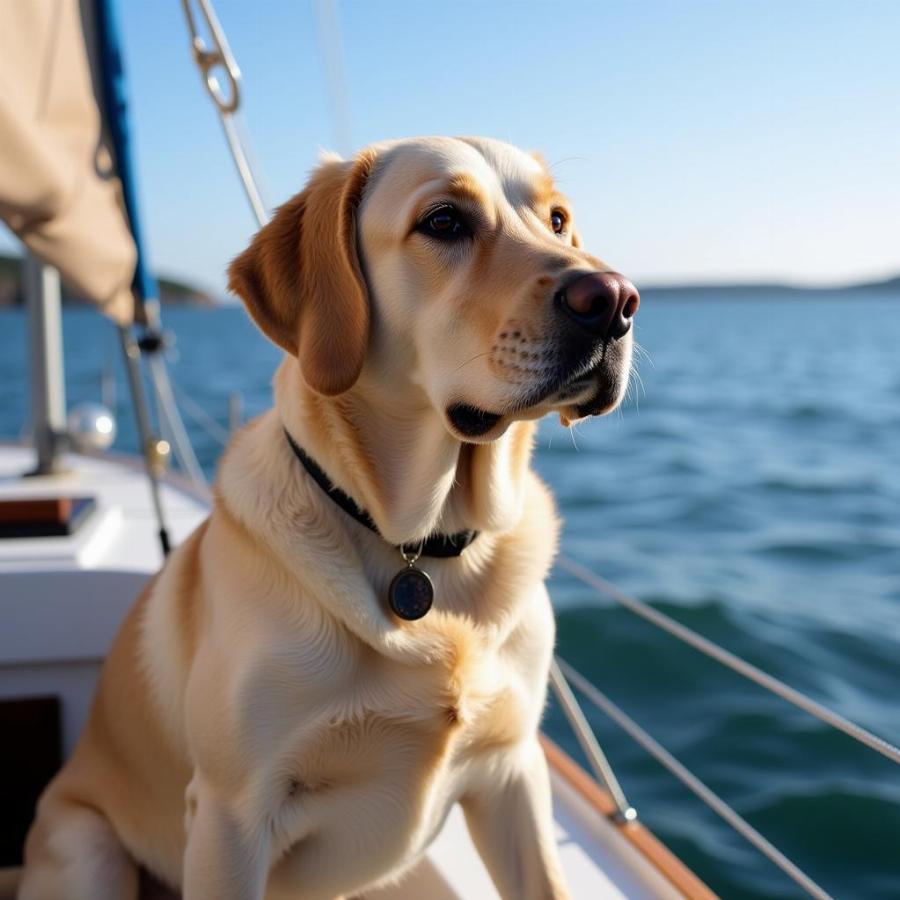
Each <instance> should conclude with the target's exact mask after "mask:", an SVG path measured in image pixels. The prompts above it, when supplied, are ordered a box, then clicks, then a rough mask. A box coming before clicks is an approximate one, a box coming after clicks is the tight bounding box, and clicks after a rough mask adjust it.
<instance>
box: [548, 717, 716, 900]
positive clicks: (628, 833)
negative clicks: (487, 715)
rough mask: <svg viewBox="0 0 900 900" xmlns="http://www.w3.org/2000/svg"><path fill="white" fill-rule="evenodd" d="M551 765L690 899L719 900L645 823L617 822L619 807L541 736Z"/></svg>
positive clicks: (562, 753)
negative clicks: (616, 814) (617, 808)
mask: <svg viewBox="0 0 900 900" xmlns="http://www.w3.org/2000/svg"><path fill="white" fill-rule="evenodd" d="M540 741H541V746H542V747H543V749H544V755H545V756H546V757H547V764H548V765H549V766H550V768H551V769H552V770H553V771H554V772H556V774H557V775H559V776H560V777H561V778H564V779H565V780H566V781H567V782H568V783H569V785H570V786H571V787H572V788H573V789H574V790H575V791H577V792H578V793H579V794H580V795H581V796H582V797H583V798H584V799H585V800H586V801H587V802H588V803H589V804H590V805H591V806H592V807H594V809H595V810H597V812H598V813H600V815H602V816H604V817H606V818H607V819H609V820H610V821H611V822H612V823H613V824H614V825H615V826H616V828H617V829H618V830H619V832H620V833H621V834H622V836H623V837H624V838H625V839H626V840H627V841H628V842H629V843H630V844H631V845H632V846H633V847H634V849H635V850H637V851H638V853H640V854H641V856H643V857H644V858H645V859H646V860H647V861H648V862H649V863H650V864H651V865H652V866H653V867H654V868H655V869H657V871H659V873H660V874H661V875H662V876H663V877H664V878H665V879H666V880H667V881H669V883H670V884H671V885H672V886H673V887H674V888H675V889H676V890H677V891H680V892H681V893H682V894H684V896H685V897H686V898H688V900H718V897H717V895H716V894H714V893H713V892H712V891H711V890H710V889H709V888H708V887H707V886H706V885H705V884H704V883H703V882H702V881H701V880H700V879H699V878H698V877H697V876H696V875H695V874H694V873H693V872H692V871H691V870H690V869H689V868H688V867H687V866H686V865H685V864H684V863H683V862H682V861H681V860H680V859H679V858H678V857H677V856H676V855H675V854H674V853H672V851H671V850H670V849H669V848H668V847H667V846H666V845H665V844H663V843H662V841H660V840H659V838H657V837H656V835H654V834H653V832H652V831H650V830H649V829H648V828H647V827H646V826H645V825H643V824H642V823H641V822H625V823H621V822H618V821H616V820H615V818H614V816H615V813H616V811H617V810H616V804H615V802H614V801H613V798H612V797H611V796H610V794H609V793H608V792H607V791H605V790H604V789H603V788H602V787H601V786H600V785H599V784H598V783H597V782H596V781H595V780H594V779H593V778H591V776H590V775H588V773H587V772H585V770H584V769H582V768H581V766H579V765H578V763H576V762H575V760H574V759H572V757H571V756H569V754H568V753H566V752H565V750H563V749H562V748H561V747H559V746H558V745H557V744H555V743H554V742H553V741H551V740H550V738H548V737H547V736H546V735H545V734H541V736H540Z"/></svg>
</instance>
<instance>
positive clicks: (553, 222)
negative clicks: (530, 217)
mask: <svg viewBox="0 0 900 900" xmlns="http://www.w3.org/2000/svg"><path fill="white" fill-rule="evenodd" d="M566 221H567V219H566V214H565V213H564V212H563V211H562V210H561V209H554V210H553V212H552V213H550V227H551V228H552V229H553V231H554V233H555V234H562V233H563V232H564V231H565V230H566Z"/></svg>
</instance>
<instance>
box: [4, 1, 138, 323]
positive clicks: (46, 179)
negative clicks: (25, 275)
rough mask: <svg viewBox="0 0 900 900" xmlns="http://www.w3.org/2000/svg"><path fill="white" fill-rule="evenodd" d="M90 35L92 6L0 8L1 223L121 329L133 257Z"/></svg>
mask: <svg viewBox="0 0 900 900" xmlns="http://www.w3.org/2000/svg"><path fill="white" fill-rule="evenodd" d="M101 12H102V10H101ZM97 26H98V7H96V6H95V4H94V3H93V2H90V0H82V2H80V3H79V2H78V0H0V217H2V218H3V219H4V220H5V222H6V223H7V224H8V225H9V227H10V228H11V229H12V231H13V232H14V233H15V234H16V235H17V236H18V237H19V238H20V239H21V240H22V241H23V242H24V243H25V244H26V245H27V246H28V248H29V249H30V250H31V251H32V252H33V253H34V254H35V255H36V256H38V257H39V258H40V259H42V260H43V261H44V262H46V263H48V264H50V265H53V266H55V267H56V268H58V269H59V271H60V273H61V275H62V277H63V279H64V280H65V281H66V283H67V284H68V285H69V287H70V288H71V289H72V290H73V291H74V292H76V293H78V294H79V295H81V296H84V297H85V298H87V299H90V300H93V301H94V302H95V303H96V304H97V305H98V306H99V307H100V309H102V310H103V312H105V313H106V314H107V315H109V316H110V317H111V318H113V319H115V320H116V321H117V322H119V323H122V324H126V323H129V322H131V321H132V319H133V318H134V317H135V294H134V292H133V290H132V282H133V280H134V276H135V266H136V262H137V251H136V247H135V241H134V239H133V237H132V233H131V229H130V227H129V219H128V214H127V211H126V205H125V197H124V196H123V183H122V179H120V177H119V173H118V170H117V166H116V161H115V154H114V151H113V147H114V144H113V139H112V137H111V134H110V130H109V128H108V127H107V125H106V123H105V121H104V114H103V110H104V108H105V104H104V99H103V98H104V84H103V77H102V76H103V72H102V66H101V62H100V58H99V51H100V49H101V47H100V43H99V41H98V29H97Z"/></svg>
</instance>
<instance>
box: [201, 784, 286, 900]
mask: <svg viewBox="0 0 900 900" xmlns="http://www.w3.org/2000/svg"><path fill="white" fill-rule="evenodd" d="M187 825H188V840H187V848H186V849H185V853H184V900H209V898H213V897H215V898H216V900H262V897H263V896H264V894H265V891H266V879H267V877H268V872H269V861H270V860H269V853H270V848H269V839H268V835H267V834H266V833H264V832H265V829H259V828H253V827H251V826H250V825H249V824H248V823H247V822H245V821H242V819H241V817H240V815H239V814H238V811H237V804H235V803H233V802H229V801H228V800H226V799H223V798H222V797H221V796H220V795H218V794H217V792H216V791H215V790H214V789H213V788H212V787H210V786H209V785H208V784H206V783H204V781H203V779H202V778H200V777H199V776H198V775H197V774H195V775H194V779H193V781H192V782H191V785H190V787H189V788H188V823H187ZM260 832H263V833H260Z"/></svg>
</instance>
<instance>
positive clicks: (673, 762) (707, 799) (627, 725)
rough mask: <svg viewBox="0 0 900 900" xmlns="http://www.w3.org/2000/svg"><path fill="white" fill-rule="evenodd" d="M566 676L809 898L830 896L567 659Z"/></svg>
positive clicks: (827, 898)
mask: <svg viewBox="0 0 900 900" xmlns="http://www.w3.org/2000/svg"><path fill="white" fill-rule="evenodd" d="M559 665H560V668H561V669H562V671H563V673H564V674H565V676H566V678H568V679H569V681H570V682H571V683H572V684H574V685H575V687H577V688H578V690H579V691H581V692H582V694H584V696H585V697H586V698H587V699H588V700H589V701H590V702H591V703H592V704H593V705H594V706H596V707H597V708H598V709H600V710H602V711H603V712H604V713H606V715H608V716H609V717H610V718H611V719H612V720H613V721H614V722H615V723H616V724H617V725H618V726H619V727H620V728H621V729H622V730H623V731H625V732H626V733H627V734H628V735H629V737H631V739H632V740H634V741H635V742H636V743H638V744H640V745H641V747H643V748H644V749H645V750H646V751H647V752H648V753H649V754H650V755H651V756H652V757H653V758H654V759H655V760H656V761H657V762H658V763H660V764H661V765H662V766H664V767H665V768H666V769H668V771H669V772H671V773H672V774H673V775H674V776H675V777H676V778H677V779H678V780H679V781H680V782H681V783H682V784H683V785H684V786H685V787H686V788H688V789H689V790H690V791H692V792H693V793H694V794H696V796H697V797H699V798H700V799H701V800H702V801H703V802H704V803H705V804H706V805H707V806H708V807H709V808H710V809H711V810H713V812H715V813H717V814H718V815H719V816H721V817H722V818H723V819H724V820H725V821H726V822H727V823H728V824H729V825H730V826H731V827H732V828H733V829H734V830H735V831H736V832H737V833H738V834H739V835H741V837H743V838H745V839H746V840H747V841H749V842H750V843H751V844H753V846H754V847H756V849H757V850H759V852H760V853H762V854H763V856H765V857H766V859H768V860H770V861H771V862H772V863H774V864H775V865H776V866H778V868H779V869H781V871H782V872H784V874H785V875H787V876H788V878H790V879H791V880H793V881H794V882H796V883H797V884H798V885H799V886H800V887H801V888H803V890H805V891H806V892H807V893H808V894H809V895H810V896H811V897H815V898H817V900H831V895H830V894H829V893H827V892H826V891H825V890H824V889H823V888H821V887H820V886H819V885H818V884H816V882H815V881H813V880H812V878H810V877H809V876H808V875H807V874H806V873H805V872H804V871H803V870H802V869H800V868H799V866H797V865H796V864H795V863H793V862H791V860H789V859H788V858H787V857H786V856H785V855H784V854H783V853H782V852H781V851H780V850H779V849H778V848H777V847H776V846H775V845H774V844H772V843H771V842H770V841H768V840H767V839H766V838H765V837H763V836H762V835H761V834H760V833H759V832H758V831H757V830H756V829H755V828H754V827H753V826H752V825H751V824H750V823H749V822H748V821H747V820H746V819H745V818H744V817H743V816H741V815H740V813H738V812H736V811H735V810H734V809H732V808H731V807H730V806H729V805H728V804H727V803H726V802H725V801H724V800H723V799H722V798H721V797H720V796H719V795H718V794H717V793H715V792H714V791H713V790H711V789H710V788H709V787H707V786H706V785H705V784H704V783H703V782H702V781H701V780H700V779H699V778H698V777H697V776H696V775H694V773H693V772H691V771H690V770H689V769H687V768H685V767H684V766H683V765H682V764H681V763H680V762H679V761H678V760H677V759H676V758H675V757H674V756H672V754H671V753H669V751H668V750H666V748H665V747H663V746H662V745H661V744H660V743H659V742H658V741H657V740H656V739H655V738H653V737H651V735H649V734H648V733H647V732H646V731H644V729H643V728H641V726H640V725H638V723H637V722H635V721H634V719H632V718H631V717H630V716H629V715H628V714H627V713H625V712H623V711H622V710H621V709H620V708H619V707H618V706H617V705H616V704H615V703H613V701H612V700H610V699H609V697H607V696H606V694H604V693H603V692H602V691H601V690H600V689H599V688H597V687H595V686H594V685H593V684H592V683H591V682H590V681H588V680H587V678H585V677H584V676H583V675H582V674H581V673H580V672H578V671H577V670H575V669H573V668H572V667H571V666H570V665H569V664H568V663H567V662H564V661H560V663H559Z"/></svg>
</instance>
